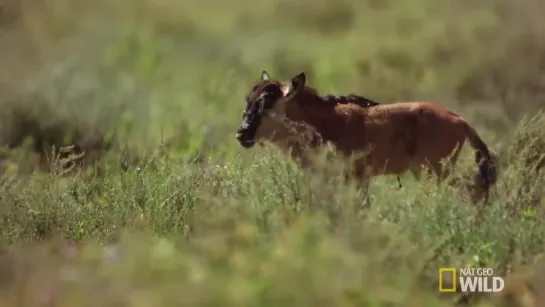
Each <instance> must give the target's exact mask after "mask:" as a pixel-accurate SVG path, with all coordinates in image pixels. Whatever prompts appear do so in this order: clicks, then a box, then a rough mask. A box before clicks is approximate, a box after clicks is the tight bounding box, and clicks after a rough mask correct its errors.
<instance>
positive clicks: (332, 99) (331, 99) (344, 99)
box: [305, 86, 380, 108]
mask: <svg viewBox="0 0 545 307" xmlns="http://www.w3.org/2000/svg"><path fill="white" fill-rule="evenodd" d="M305 92H307V93H309V94H312V95H316V97H318V98H320V100H322V101H323V102H325V103H327V104H331V105H336V104H348V103H354V104H357V105H358V106H360V107H362V108H369V107H374V106H378V105H380V103H379V102H376V101H374V100H371V99H369V98H366V97H363V96H359V95H355V94H350V95H348V96H344V95H331V94H329V95H325V96H320V95H318V92H317V91H316V89H314V88H311V87H308V86H306V87H305Z"/></svg>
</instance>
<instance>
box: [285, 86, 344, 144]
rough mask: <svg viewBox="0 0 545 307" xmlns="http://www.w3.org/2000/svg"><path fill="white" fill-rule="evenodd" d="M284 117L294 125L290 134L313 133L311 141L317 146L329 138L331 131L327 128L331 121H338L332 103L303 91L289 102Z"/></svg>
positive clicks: (307, 135)
mask: <svg viewBox="0 0 545 307" xmlns="http://www.w3.org/2000/svg"><path fill="white" fill-rule="evenodd" d="M286 117H287V119H288V120H289V122H291V123H293V124H292V126H296V128H295V129H292V130H295V131H293V132H292V134H297V135H299V136H300V135H301V134H305V137H306V138H309V137H310V134H314V137H313V138H312V141H311V143H312V144H313V145H314V146H319V145H321V144H322V142H323V141H328V140H330V139H331V133H332V131H329V130H330V129H329V128H331V123H332V122H333V123H335V122H337V121H338V117H339V116H338V114H336V113H335V110H334V107H333V105H331V104H328V103H325V102H324V101H323V99H322V98H321V97H320V96H318V95H317V94H315V93H314V92H308V91H304V92H302V93H300V94H299V95H298V96H297V97H296V98H295V101H292V102H290V103H289V105H288V108H287V110H286ZM339 128H340V127H339ZM328 129H329V130H328ZM314 146H313V147H314Z"/></svg>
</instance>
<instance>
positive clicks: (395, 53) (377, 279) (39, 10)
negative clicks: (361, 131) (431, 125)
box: [0, 0, 545, 307]
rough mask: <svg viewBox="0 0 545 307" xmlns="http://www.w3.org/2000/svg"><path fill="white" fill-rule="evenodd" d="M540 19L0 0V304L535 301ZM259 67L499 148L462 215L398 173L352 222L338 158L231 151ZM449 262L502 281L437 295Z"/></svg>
mask: <svg viewBox="0 0 545 307" xmlns="http://www.w3.org/2000/svg"><path fill="white" fill-rule="evenodd" d="M544 31H545V2H543V1H540V0H520V1H517V2H513V1H507V0H481V1H470V0H458V1H436V0H406V1H401V0H380V1H378V0H314V1H310V0H307V1H303V0H299V1H288V0H279V1H265V0H254V1H243V0H231V1H225V2H222V1H217V0H200V1H194V0H190V1H174V0H162V1H159V0H131V1H128V0H125V1H106V0H95V1H83V0H35V1H30V0H28V1H22V0H0V146H3V149H2V150H1V151H0V176H1V177H0V178H1V179H0V246H1V248H2V250H3V253H2V254H1V255H0V293H1V295H0V305H1V306H135V307H136V306H137V307H146V306H454V305H456V304H466V305H472V306H477V305H478V306H500V305H498V304H500V303H501V302H503V303H506V305H505V306H540V304H543V303H545V280H543V278H542V277H541V276H542V275H544V274H543V273H545V267H544V266H543V265H544V264H545V260H543V259H542V256H541V255H542V253H543V252H544V240H545V226H544V225H545V224H544V218H545V212H544V211H543V209H544V208H545V207H544V206H545V200H544V196H545V188H544V186H545V177H544V173H543V170H541V169H543V167H541V166H543V165H544V162H543V161H545V160H543V159H544V158H543V157H544V156H543V154H544V153H545V128H544V127H545V114H541V113H540V110H541V109H543V108H544V106H545V36H543V34H542V33H544ZM263 69H265V70H267V71H268V72H269V73H270V74H271V75H272V76H273V78H278V79H288V78H291V77H292V76H294V75H296V74H298V73H299V72H301V71H305V73H306V74H307V77H308V79H309V80H308V83H309V84H310V85H311V86H313V87H316V88H317V89H318V90H319V91H320V93H322V94H327V93H336V94H348V93H358V94H361V95H364V96H367V97H369V98H372V99H375V100H378V101H380V102H384V103H387V102H392V101H402V100H406V101H409V100H427V101H434V102H437V103H440V104H442V105H445V106H448V107H449V108H451V109H453V110H455V111H457V112H459V113H460V114H462V115H463V116H464V117H465V118H467V120H468V121H469V122H470V123H471V124H472V125H473V126H474V127H476V129H477V131H479V134H481V136H482V137H483V139H484V140H485V142H486V143H487V144H488V145H489V146H490V147H491V149H492V150H493V151H494V152H495V153H496V154H497V155H498V157H499V159H500V163H501V170H500V177H499V180H498V184H497V186H496V187H495V188H494V190H493V195H492V197H491V202H490V204H488V205H487V207H486V208H485V209H484V210H485V211H483V212H485V213H484V218H482V219H477V218H476V217H477V213H478V212H479V210H480V209H479V208H477V207H475V206H472V205H471V204H470V203H469V202H468V200H467V197H466V196H465V194H464V193H460V191H459V190H458V189H456V188H455V187H450V186H440V187H437V186H436V185H434V184H433V183H432V182H428V181H426V180H424V179H423V180H422V181H421V182H419V181H416V180H414V179H413V177H411V175H410V174H408V175H406V176H403V177H402V178H401V180H402V182H403V187H402V188H398V186H397V181H396V179H395V177H381V178H377V179H375V180H374V181H373V182H372V186H371V194H372V195H371V197H372V207H371V210H370V212H368V214H367V215H366V216H365V217H362V216H360V215H358V214H354V212H355V209H356V208H357V207H358V206H359V205H360V199H361V192H360V190H359V189H358V188H357V185H356V184H345V183H343V182H342V177H343V176H342V172H343V167H344V165H343V162H342V161H340V160H339V161H332V162H328V163H325V162H324V163H320V172H319V173H308V172H306V171H304V170H301V169H300V168H299V167H298V166H297V165H296V164H294V163H293V162H292V161H291V160H290V159H288V158H287V157H285V156H283V155H282V154H281V153H279V152H278V151H277V150H275V149H274V147H263V148H257V146H256V148H254V149H252V150H244V149H242V148H241V147H240V145H239V144H238V143H237V142H236V140H235V138H234V135H235V131H236V128H237V126H238V124H239V121H240V119H241V116H242V112H243V109H244V107H245V101H244V97H245V95H246V94H247V93H248V91H249V89H250V87H251V85H252V84H253V83H254V82H256V81H258V78H259V76H260V73H261V71H262V70H263ZM71 144H77V147H76V148H74V149H72V151H71V152H68V153H67V152H66V150H61V149H62V148H63V147H66V146H68V145H71ZM44 150H46V151H47V153H48V155H47V156H45V155H44V154H40V151H44ZM81 151H85V152H86V155H85V156H84V158H83V161H84V162H85V165H84V167H82V168H81V167H80V165H79V164H77V163H79V161H82V159H77V161H76V162H77V163H76V162H74V161H72V162H70V161H71V160H73V159H75V158H74V154H75V155H78V154H79V153H80V152H81ZM459 162H460V163H459V165H460V168H459V171H458V172H457V173H456V174H455V176H460V177H461V178H463V177H464V176H468V175H473V174H474V173H475V172H476V166H475V165H474V163H473V157H472V152H471V151H470V150H469V149H467V148H466V150H465V151H464V154H463V157H462V159H460V161H459ZM74 163H76V164H77V165H76V167H75V168H73V169H70V167H71V166H73V165H74ZM464 266H474V267H475V266H481V267H491V268H493V269H494V270H495V273H496V274H498V275H501V276H509V277H508V279H507V280H506V290H505V291H504V292H503V293H501V295H499V296H491V295H489V296H477V295H472V296H470V297H463V296H461V295H460V294H449V293H446V294H445V293H444V294H440V293H439V292H438V268H440V267H464Z"/></svg>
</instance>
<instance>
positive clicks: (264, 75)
mask: <svg viewBox="0 0 545 307" xmlns="http://www.w3.org/2000/svg"><path fill="white" fill-rule="evenodd" d="M270 78H271V77H270V76H269V73H267V72H266V71H262V72H261V81H266V80H269V79H270Z"/></svg>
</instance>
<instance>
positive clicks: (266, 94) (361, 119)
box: [236, 71, 497, 201]
mask: <svg viewBox="0 0 545 307" xmlns="http://www.w3.org/2000/svg"><path fill="white" fill-rule="evenodd" d="M305 82H306V77H305V74H304V73H300V74H298V75H297V76H295V77H294V78H292V79H291V80H289V81H287V82H281V81H277V80H273V79H271V78H270V77H269V75H268V73H267V72H265V71H263V72H262V74H261V80H260V81H259V82H258V83H257V84H255V85H254V86H253V87H252V88H251V90H250V93H249V95H248V96H247V97H246V110H245V111H244V114H243V118H242V123H241V124H240V127H239V129H238V131H237V136H236V138H237V140H238V141H239V143H240V144H241V146H243V147H245V148H250V147H252V146H253V145H254V144H255V143H256V142H257V141H259V140H263V139H266V140H269V141H271V142H272V143H274V144H276V145H278V146H280V147H281V148H283V149H285V150H286V151H287V152H288V153H289V154H291V155H292V156H293V157H294V158H295V159H296V160H297V161H299V162H300V163H302V164H303V165H307V164H308V163H309V160H308V158H307V155H306V150H307V149H308V148H309V147H308V146H310V148H317V147H319V146H322V145H324V144H325V143H326V142H330V143H332V144H334V145H335V147H336V148H337V149H338V150H340V151H341V152H342V153H344V154H346V155H353V154H355V153H358V152H367V154H366V155H365V156H364V157H362V158H358V159H356V160H355V162H354V163H355V165H354V166H355V168H354V175H355V176H356V178H357V179H359V180H360V181H361V182H362V184H363V185H364V187H365V188H367V187H368V183H369V178H370V177H372V176H375V175H380V174H396V175H399V174H401V173H403V172H405V171H408V170H410V171H411V172H412V173H413V174H414V175H415V176H416V177H417V178H419V177H420V173H421V170H422V167H426V168H427V169H428V170H429V171H431V172H433V173H435V174H436V175H437V176H438V179H439V181H441V180H442V179H443V178H445V176H446V175H447V174H448V171H449V170H448V168H446V167H444V165H443V164H442V163H441V162H442V160H443V159H444V158H448V157H450V163H451V164H450V166H452V165H453V164H454V163H455V162H456V160H457V158H458V156H459V154H460V151H461V148H462V145H463V144H464V142H465V140H466V139H468V140H469V144H470V145H471V146H472V147H473V148H474V149H475V159H476V163H477V164H478V168H479V172H478V174H477V175H476V176H475V184H474V188H475V189H474V192H473V193H472V200H473V201H478V200H482V199H483V198H484V200H485V201H487V200H488V194H489V189H490V187H491V185H493V184H494V183H495V182H496V177H497V163H496V159H495V158H494V157H493V155H492V153H491V152H490V151H489V149H488V147H487V146H486V144H485V143H484V142H483V141H482V139H481V138H480V137H479V135H478V134H477V132H476V131H475V130H474V129H473V128H472V127H471V126H470V125H469V124H468V123H467V122H466V121H465V120H464V119H463V118H462V117H461V116H460V115H458V114H456V113H454V112H452V111H450V110H447V109H446V108H444V107H442V106H440V105H437V104H433V103H429V102H398V103H390V104H379V103H376V102H374V101H371V100H369V99H366V98H364V97H361V96H356V95H349V96H331V95H330V96H324V97H322V96H319V95H318V94H317V92H316V90H314V89H312V88H310V87H308V86H306V85H305ZM309 131H310V132H311V133H310V134H309V133H308V132H309ZM304 135H305V136H307V142H306V143H304V144H305V145H306V146H307V147H305V146H303V145H302V142H301V138H302V136H304Z"/></svg>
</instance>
